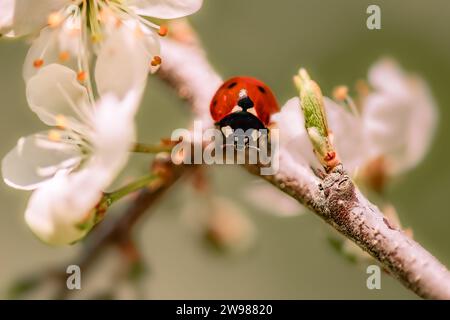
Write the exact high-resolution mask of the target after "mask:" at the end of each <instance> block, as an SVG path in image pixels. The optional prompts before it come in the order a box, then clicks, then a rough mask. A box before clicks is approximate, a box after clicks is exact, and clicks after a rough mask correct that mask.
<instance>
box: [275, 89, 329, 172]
mask: <svg viewBox="0 0 450 320" xmlns="http://www.w3.org/2000/svg"><path fill="white" fill-rule="evenodd" d="M272 121H273V122H275V123H276V125H277V129H278V130H279V139H280V141H279V143H280V148H284V149H286V151H287V152H288V153H289V154H290V156H291V157H292V159H293V160H294V161H296V162H297V163H298V164H301V165H306V166H313V167H317V168H318V167H320V164H319V162H318V160H317V158H316V156H315V155H314V152H313V146H312V144H311V141H310V139H309V137H308V134H307V132H306V129H305V118H304V116H303V112H302V109H301V106H300V99H299V98H298V97H294V98H292V99H290V100H288V101H287V102H286V104H285V105H284V106H283V107H282V108H281V111H280V112H278V113H276V114H274V115H273V117H272ZM273 130H274V129H271V131H273ZM272 136H273V137H274V136H275V135H273V132H272Z"/></svg>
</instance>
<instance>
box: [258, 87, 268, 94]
mask: <svg viewBox="0 0 450 320" xmlns="http://www.w3.org/2000/svg"><path fill="white" fill-rule="evenodd" d="M258 90H259V92H261V93H266V89H264V88H263V87H261V86H258Z"/></svg>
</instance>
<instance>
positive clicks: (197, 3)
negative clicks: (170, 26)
mask: <svg viewBox="0 0 450 320" xmlns="http://www.w3.org/2000/svg"><path fill="white" fill-rule="evenodd" d="M202 3H203V0H130V1H128V6H129V7H130V8H133V9H134V10H135V12H136V13H137V14H139V15H143V16H148V17H154V18H160V19H175V18H181V17H184V16H188V15H190V14H193V13H194V12H196V11H198V10H199V9H200V7H201V6H202Z"/></svg>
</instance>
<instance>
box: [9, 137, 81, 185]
mask: <svg viewBox="0 0 450 320" xmlns="http://www.w3.org/2000/svg"><path fill="white" fill-rule="evenodd" d="M47 136H48V132H42V133H41V134H36V135H31V136H28V137H23V138H21V139H20V140H19V141H18V143H17V145H16V147H15V148H14V149H12V150H11V151H10V152H9V153H8V154H7V155H6V156H5V157H4V158H3V160H2V175H3V179H4V181H5V183H6V184H8V185H9V186H11V187H14V188H17V189H24V190H32V189H35V188H37V187H38V186H39V185H40V184H41V183H43V182H44V181H45V180H47V179H49V178H51V177H52V176H53V175H54V174H55V173H56V171H57V170H61V169H65V170H68V169H69V170H70V168H73V167H75V166H77V165H78V163H79V162H80V161H81V158H80V154H79V151H78V148H76V146H75V145H70V144H67V143H64V142H62V141H61V142H56V141H53V142H52V141H48V140H47V141H44V139H45V137H47ZM44 143H45V144H44Z"/></svg>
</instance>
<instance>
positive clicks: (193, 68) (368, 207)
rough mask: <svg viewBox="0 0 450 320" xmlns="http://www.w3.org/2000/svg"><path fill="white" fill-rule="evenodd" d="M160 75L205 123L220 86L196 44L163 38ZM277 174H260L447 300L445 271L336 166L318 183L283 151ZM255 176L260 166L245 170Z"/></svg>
mask: <svg viewBox="0 0 450 320" xmlns="http://www.w3.org/2000/svg"><path fill="white" fill-rule="evenodd" d="M163 48H164V51H165V52H164V63H163V66H162V69H161V71H160V75H161V76H162V77H163V78H164V79H166V80H167V81H168V83H169V84H170V85H171V86H173V87H174V88H175V89H176V90H177V91H178V93H179V94H180V96H181V97H184V98H186V99H187V100H188V101H189V102H190V103H191V105H192V108H193V111H194V113H195V114H196V115H197V116H198V117H200V118H201V119H205V121H209V122H207V123H211V120H210V119H209V109H208V108H209V100H210V98H211V97H212V96H213V94H214V92H215V90H216V89H217V88H218V87H219V85H220V82H221V80H220V77H219V76H218V75H217V73H216V72H215V71H214V69H213V68H212V67H211V65H210V63H209V62H208V60H207V59H206V57H205V54H204V53H203V51H202V50H201V48H200V47H199V46H195V45H188V44H183V43H181V42H175V41H173V40H170V39H166V40H165V41H164V43H163ZM279 161H280V162H279V166H280V170H279V172H278V173H277V174H275V175H272V176H261V177H262V178H263V179H265V180H267V181H269V182H270V183H272V184H273V185H274V186H275V187H277V188H279V189H280V190H282V191H284V192H285V193H287V194H289V195H290V196H292V197H293V198H295V199H296V200H298V201H299V202H300V203H302V204H303V205H305V206H307V207H308V208H310V209H311V210H312V211H313V212H314V213H316V214H317V215H318V216H319V217H321V218H322V219H323V220H325V221H326V222H327V223H329V224H330V225H331V226H333V227H334V228H335V229H336V230H337V231H339V232H340V233H342V234H343V235H344V236H346V237H347V238H349V239H351V240H352V241H354V242H355V243H356V244H357V245H358V246H359V247H361V248H362V249H363V250H365V251H367V252H368V253H369V254H371V255H372V256H373V257H374V258H376V259H377V260H378V261H379V262H380V263H381V264H382V265H383V266H384V268H385V269H386V270H388V271H389V272H390V273H391V274H392V275H393V276H394V277H396V278H397V279H398V280H400V281H401V283H403V284H404V285H405V286H406V287H407V288H409V289H411V290H412V291H414V292H415V293H416V294H418V295H419V296H421V297H423V298H431V299H450V273H449V272H448V270H447V269H446V267H445V266H444V265H442V264H441V263H440V262H439V261H438V260H437V259H436V258H435V257H433V256H432V255H431V254H430V253H429V252H427V251H426V250H425V249H424V248H422V247H421V246H420V245H419V244H418V243H417V242H415V241H414V240H412V239H410V238H409V237H408V236H407V235H405V233H404V232H403V231H401V230H399V229H396V228H394V227H392V226H391V225H390V224H389V222H388V220H387V219H386V218H385V217H384V216H383V214H382V212H381V211H380V210H379V209H378V208H377V207H376V206H374V205H373V204H371V203H370V202H369V201H368V200H367V199H366V198H365V197H364V196H363V195H362V194H361V192H360V191H359V190H358V189H357V187H356V186H355V185H354V184H353V182H352V181H351V179H350V177H349V176H348V175H347V174H346V173H345V172H344V171H343V170H342V169H340V168H338V169H336V170H334V171H332V172H331V173H330V174H329V175H327V176H326V177H325V179H324V180H323V181H320V180H319V179H318V178H317V177H315V176H314V175H313V174H312V172H311V170H309V168H305V167H304V166H301V165H298V164H296V163H294V162H293V161H292V159H291V157H290V156H289V153H288V151H287V150H283V149H282V150H280V160H279ZM246 169H247V170H248V171H249V172H251V173H252V174H255V175H260V170H259V169H260V168H259V166H255V165H253V166H246Z"/></svg>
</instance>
